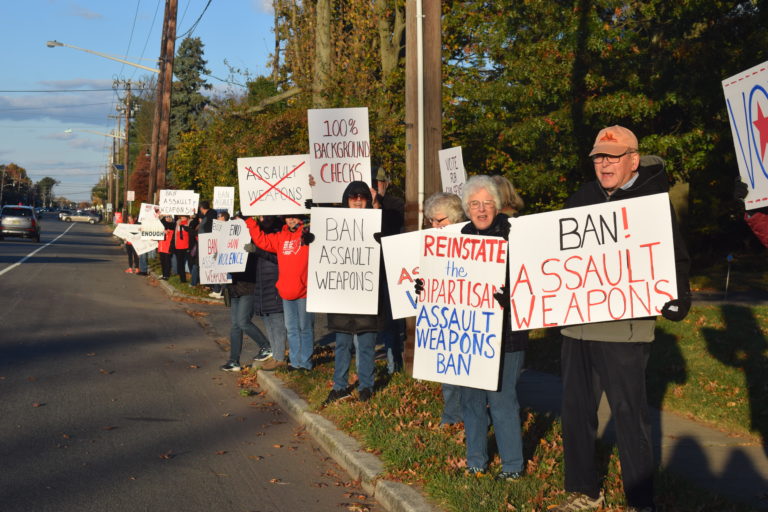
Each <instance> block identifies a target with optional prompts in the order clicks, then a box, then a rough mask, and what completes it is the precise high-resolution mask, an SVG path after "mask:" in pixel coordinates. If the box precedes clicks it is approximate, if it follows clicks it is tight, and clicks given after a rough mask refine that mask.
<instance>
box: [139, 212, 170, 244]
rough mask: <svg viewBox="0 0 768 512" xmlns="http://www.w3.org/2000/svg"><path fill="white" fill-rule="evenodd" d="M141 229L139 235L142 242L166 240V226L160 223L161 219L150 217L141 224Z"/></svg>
mask: <svg viewBox="0 0 768 512" xmlns="http://www.w3.org/2000/svg"><path fill="white" fill-rule="evenodd" d="M139 226H141V228H140V229H139V233H140V234H141V239H142V240H163V239H165V226H163V223H162V222H160V219H156V218H154V217H150V218H147V219H145V220H144V222H142V223H141V224H139Z"/></svg>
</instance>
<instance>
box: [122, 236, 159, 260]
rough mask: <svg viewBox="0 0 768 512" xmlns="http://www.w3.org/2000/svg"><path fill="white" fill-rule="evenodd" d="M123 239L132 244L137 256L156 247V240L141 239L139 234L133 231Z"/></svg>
mask: <svg viewBox="0 0 768 512" xmlns="http://www.w3.org/2000/svg"><path fill="white" fill-rule="evenodd" d="M125 241H126V242H131V245H132V246H133V250H134V251H136V254H138V255H139V256H141V255H142V254H145V253H148V252H151V251H154V250H155V249H157V241H155V240H142V239H141V236H140V235H138V234H135V233H131V234H129V235H128V236H127V237H126V239H125Z"/></svg>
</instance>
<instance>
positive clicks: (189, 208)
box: [159, 190, 200, 216]
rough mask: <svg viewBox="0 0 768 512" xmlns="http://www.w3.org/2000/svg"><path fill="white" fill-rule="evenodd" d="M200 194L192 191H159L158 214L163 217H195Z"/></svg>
mask: <svg viewBox="0 0 768 512" xmlns="http://www.w3.org/2000/svg"><path fill="white" fill-rule="evenodd" d="M199 199H200V194H197V193H196V192H195V191H194V190H161V191H160V205H159V206H160V212H161V213H162V214H163V215H190V216H191V215H195V214H196V213H197V203H198V200H199Z"/></svg>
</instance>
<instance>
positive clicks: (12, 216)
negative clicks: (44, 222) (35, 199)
mask: <svg viewBox="0 0 768 512" xmlns="http://www.w3.org/2000/svg"><path fill="white" fill-rule="evenodd" d="M8 236H18V237H23V238H32V239H33V240H34V241H35V242H39V241H40V221H39V219H38V218H37V214H36V213H35V209H34V208H32V207H31V206H3V209H2V210H0V240H2V239H3V238H5V237H8Z"/></svg>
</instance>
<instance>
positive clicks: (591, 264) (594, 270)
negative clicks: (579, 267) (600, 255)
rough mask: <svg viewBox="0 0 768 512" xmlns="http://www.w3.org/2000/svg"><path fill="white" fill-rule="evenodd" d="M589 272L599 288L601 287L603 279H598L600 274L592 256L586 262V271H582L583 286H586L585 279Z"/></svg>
mask: <svg viewBox="0 0 768 512" xmlns="http://www.w3.org/2000/svg"><path fill="white" fill-rule="evenodd" d="M590 272H591V273H593V274H595V277H597V281H598V282H599V283H600V286H603V279H602V278H601V277H600V272H598V271H597V265H595V259H594V258H593V257H592V256H590V257H589V260H588V261H587V270H585V271H584V286H587V279H588V277H589V274H590Z"/></svg>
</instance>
